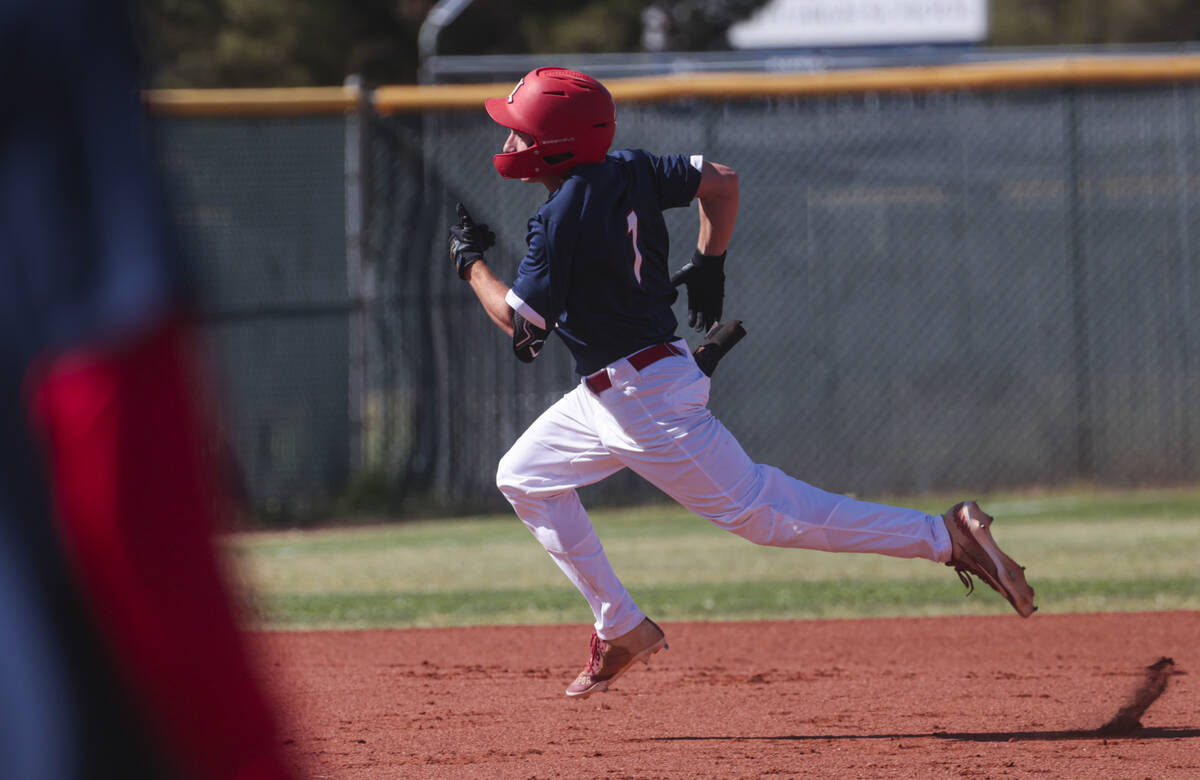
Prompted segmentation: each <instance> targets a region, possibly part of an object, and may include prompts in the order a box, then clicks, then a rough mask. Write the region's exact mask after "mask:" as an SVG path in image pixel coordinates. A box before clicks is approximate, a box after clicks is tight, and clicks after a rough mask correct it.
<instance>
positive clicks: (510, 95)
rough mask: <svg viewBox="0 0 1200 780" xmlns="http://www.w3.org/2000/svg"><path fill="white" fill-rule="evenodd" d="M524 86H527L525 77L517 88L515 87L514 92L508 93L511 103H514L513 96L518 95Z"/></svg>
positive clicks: (518, 83)
mask: <svg viewBox="0 0 1200 780" xmlns="http://www.w3.org/2000/svg"><path fill="white" fill-rule="evenodd" d="M523 86H525V77H524V76H522V77H521V80H520V81H518V82H517V86H515V87H513V91H512V92H509V93H508V102H509V103H511V102H512V101H513V95H515V94H517V90H518V89H520V88H521V87H523Z"/></svg>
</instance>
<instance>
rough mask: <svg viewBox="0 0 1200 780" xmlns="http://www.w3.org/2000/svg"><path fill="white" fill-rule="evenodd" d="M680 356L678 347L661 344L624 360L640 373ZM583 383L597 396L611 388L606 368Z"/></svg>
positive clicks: (680, 352)
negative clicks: (666, 359) (666, 358)
mask: <svg viewBox="0 0 1200 780" xmlns="http://www.w3.org/2000/svg"><path fill="white" fill-rule="evenodd" d="M682 354H683V351H682V350H680V349H679V347H677V346H675V345H674V344H668V343H666V342H663V343H662V344H655V345H654V346H651V347H646V348H645V349H642V350H638V351H637V352H634V353H633V354H632V355H630V356H629V357H627V358H625V359H626V360H628V361H629V365H631V366H633V368H634V370H635V371H641V370H642V369H643V368H645V367H646V366H648V365H651V364H652V363H657V362H658V361H660V360H662V359H663V358H665V357H670V356H671V355H682ZM583 381H584V382H585V383H586V384H587V386H588V389H589V390H591V391H592V392H593V393H596V394H597V395H599V394H600V393H603V392H604V391H605V390H607V389H608V388H610V387H612V380H611V379H609V378H608V369H606V368H602V369H600V370H599V371H597V372H596V373H594V374H588V376H587V378H586V379H584V380H583Z"/></svg>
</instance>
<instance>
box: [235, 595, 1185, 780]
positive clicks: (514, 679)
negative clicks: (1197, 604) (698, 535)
mask: <svg viewBox="0 0 1200 780" xmlns="http://www.w3.org/2000/svg"><path fill="white" fill-rule="evenodd" d="M663 628H664V629H665V630H666V631H667V636H668V639H669V641H670V643H671V649H670V650H669V651H667V652H664V653H659V654H658V655H657V656H655V657H654V659H653V660H652V661H651V663H650V665H649V666H648V667H647V666H638V667H637V668H636V669H634V670H633V671H631V672H630V673H629V674H628V675H626V676H625V677H623V678H622V679H621V680H619V681H618V682H617V683H615V684H614V685H613V690H612V692H610V693H607V694H597V695H595V696H593V697H591V698H589V699H585V700H582V701H580V700H569V699H567V698H566V697H565V696H564V695H563V688H564V687H565V686H566V684H567V683H568V682H570V680H571V679H572V678H573V677H574V675H575V673H576V672H578V671H579V668H580V667H582V665H583V663H584V662H585V661H586V655H587V640H588V633H589V628H588V627H586V626H578V627H535V628H515V627H503V628H464V629H445V630H408V631H351V632H311V633H264V634H258V635H256V637H255V641H256V643H257V644H258V647H259V649H260V651H261V660H262V661H263V662H264V679H265V680H266V683H267V685H268V688H269V689H270V690H271V691H272V692H273V693H274V694H275V696H276V698H277V699H278V701H279V703H280V705H281V707H282V709H283V711H284V713H285V714H286V717H287V719H288V722H287V723H286V724H285V729H284V732H285V733H284V739H285V746H286V749H287V751H288V752H289V755H291V756H292V757H293V758H294V759H295V761H296V763H297V765H298V766H299V767H301V768H302V770H303V772H304V773H305V775H306V776H307V777H314V778H319V777H332V778H347V779H349V780H354V779H355V778H364V779H365V778H372V779H375V778H400V777H403V778H409V777H416V778H420V777H439V778H441V777H452V778H458V777H487V778H508V777H513V778H535V777H536V778H545V777H572V778H574V777H585V778H587V777H622V778H625V777H636V778H678V777H711V778H734V777H902V778H918V777H920V778H924V777H943V776H950V777H1047V778H1057V777H1075V778H1125V777H1128V778H1143V777H1154V778H1197V777H1200V695H1198V694H1200V685H1198V683H1200V612H1156V613H1136V614H1103V615H1037V616H1034V617H1033V618H1031V619H1029V620H1025V621H1023V620H1021V619H1019V618H1017V617H1015V616H1013V617H987V618H922V619H889V620H837V621H795V622H770V623H676V624H672V623H669V622H664V623H663ZM1160 657H1171V658H1173V659H1174V663H1175V667H1174V669H1175V673H1174V674H1173V675H1171V679H1170V681H1169V684H1168V686H1167V689H1166V692H1165V693H1164V694H1163V695H1162V697H1161V698H1160V699H1159V700H1158V701H1157V702H1155V703H1154V705H1153V706H1152V707H1151V708H1150V709H1149V711H1147V712H1146V713H1145V715H1144V716H1142V718H1141V723H1142V727H1141V728H1140V729H1137V730H1136V731H1135V732H1134V733H1133V734H1132V735H1130V736H1126V737H1112V736H1109V737H1102V736H1100V735H1099V734H1098V733H1097V732H1096V730H1097V729H1098V728H1100V727H1101V726H1102V725H1103V724H1105V723H1106V722H1108V721H1109V720H1110V719H1111V718H1112V717H1113V716H1114V714H1115V713H1116V712H1117V711H1118V710H1119V709H1120V708H1121V707H1122V705H1123V704H1124V703H1125V702H1126V701H1127V700H1128V699H1129V697H1130V695H1131V694H1132V693H1133V692H1134V690H1135V689H1136V688H1137V687H1138V683H1139V682H1140V681H1141V680H1142V678H1143V676H1144V671H1145V668H1146V667H1147V666H1148V665H1150V664H1153V663H1154V662H1155V661H1157V660H1158V659H1159V658H1160Z"/></svg>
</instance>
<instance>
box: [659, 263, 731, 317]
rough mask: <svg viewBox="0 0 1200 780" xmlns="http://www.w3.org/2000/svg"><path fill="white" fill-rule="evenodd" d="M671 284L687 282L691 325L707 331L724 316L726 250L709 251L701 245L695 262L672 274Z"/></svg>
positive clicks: (677, 284)
mask: <svg viewBox="0 0 1200 780" xmlns="http://www.w3.org/2000/svg"><path fill="white" fill-rule="evenodd" d="M671 284H673V285H675V286H676V287H678V286H679V285H681V284H685V285H687V296H688V326H689V327H692V328H695V329H696V330H697V331H699V332H701V333H704V332H706V331H707V330H708V329H709V328H711V327H712V326H713V324H714V323H716V322H718V321H719V320H720V319H721V308H722V306H723V304H724V302H725V253H724V252H722V253H721V254H719V255H706V254H703V253H702V252H701V251H700V250H699V249H697V250H696V253H695V254H694V255H692V262H690V263H688V264H687V265H685V266H684V267H683V268H680V269H679V270H678V271H676V272H675V273H674V274H672V275H671Z"/></svg>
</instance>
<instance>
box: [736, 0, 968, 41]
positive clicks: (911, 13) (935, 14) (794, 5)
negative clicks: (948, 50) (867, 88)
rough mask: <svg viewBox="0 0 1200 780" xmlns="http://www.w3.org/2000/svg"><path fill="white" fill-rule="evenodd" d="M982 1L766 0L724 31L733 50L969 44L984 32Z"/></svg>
mask: <svg viewBox="0 0 1200 780" xmlns="http://www.w3.org/2000/svg"><path fill="white" fill-rule="evenodd" d="M987 5H988V0H770V2H768V3H767V4H766V5H764V6H763V7H762V8H759V9H758V10H757V11H756V12H755V13H754V15H753V16H751V17H750V18H749V19H747V20H746V21H744V22H739V23H737V24H735V25H733V26H732V27H730V28H729V43H730V45H731V46H733V47H734V48H736V49H752V48H758V47H790V46H888V45H899V44H921V43H971V42H978V41H982V40H983V39H985V38H986V37H987V31H988V11H987Z"/></svg>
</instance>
